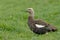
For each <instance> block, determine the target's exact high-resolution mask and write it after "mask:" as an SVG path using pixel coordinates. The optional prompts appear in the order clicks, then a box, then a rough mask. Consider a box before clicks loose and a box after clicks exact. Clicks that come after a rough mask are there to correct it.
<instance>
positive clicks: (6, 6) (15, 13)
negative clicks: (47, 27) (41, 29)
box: [0, 0, 60, 40]
mask: <svg viewBox="0 0 60 40" xmlns="http://www.w3.org/2000/svg"><path fill="white" fill-rule="evenodd" d="M30 7H31V8H33V9H34V11H35V19H43V20H45V21H46V22H48V23H50V24H52V25H54V26H56V28H57V29H58V31H57V32H50V33H48V34H47V35H46V34H44V35H39V36H37V35H36V34H34V33H33V32H32V31H30V29H29V27H28V25H27V19H28V13H26V12H25V10H26V9H27V8H30ZM0 40H60V0H0Z"/></svg>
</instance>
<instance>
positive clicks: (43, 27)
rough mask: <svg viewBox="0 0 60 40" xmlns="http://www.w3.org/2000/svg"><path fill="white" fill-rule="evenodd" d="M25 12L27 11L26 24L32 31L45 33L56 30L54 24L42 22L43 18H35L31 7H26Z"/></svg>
mask: <svg viewBox="0 0 60 40" xmlns="http://www.w3.org/2000/svg"><path fill="white" fill-rule="evenodd" d="M27 12H28V13H29V17H28V26H29V28H30V29H31V31H33V32H34V33H36V34H45V33H47V32H50V31H53V32H54V31H56V30H57V29H56V28H55V27H54V26H52V25H50V24H48V23H46V22H44V21H43V20H35V19H34V10H33V8H28V9H27Z"/></svg>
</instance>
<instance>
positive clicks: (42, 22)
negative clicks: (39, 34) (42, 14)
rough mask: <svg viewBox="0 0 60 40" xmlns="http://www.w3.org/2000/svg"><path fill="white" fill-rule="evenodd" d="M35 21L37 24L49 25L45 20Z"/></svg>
mask: <svg viewBox="0 0 60 40" xmlns="http://www.w3.org/2000/svg"><path fill="white" fill-rule="evenodd" d="M34 22H35V24H38V25H44V26H45V27H47V26H48V25H49V24H48V23H46V22H45V21H43V20H35V21H34Z"/></svg>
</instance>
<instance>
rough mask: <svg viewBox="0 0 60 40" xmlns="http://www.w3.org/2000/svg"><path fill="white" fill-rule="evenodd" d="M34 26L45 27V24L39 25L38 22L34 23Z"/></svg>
mask: <svg viewBox="0 0 60 40" xmlns="http://www.w3.org/2000/svg"><path fill="white" fill-rule="evenodd" d="M35 26H36V27H37V28H43V27H45V25H39V24H35Z"/></svg>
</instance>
